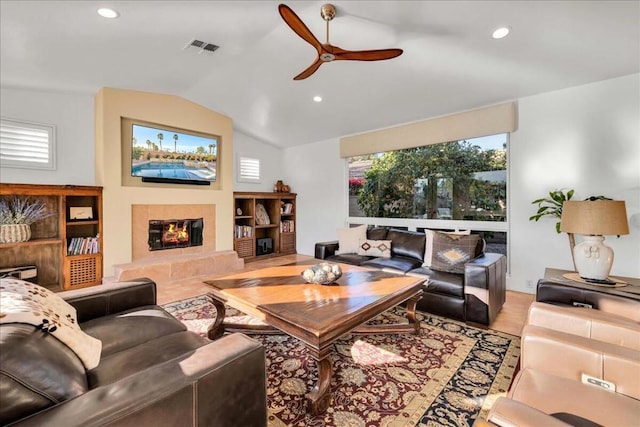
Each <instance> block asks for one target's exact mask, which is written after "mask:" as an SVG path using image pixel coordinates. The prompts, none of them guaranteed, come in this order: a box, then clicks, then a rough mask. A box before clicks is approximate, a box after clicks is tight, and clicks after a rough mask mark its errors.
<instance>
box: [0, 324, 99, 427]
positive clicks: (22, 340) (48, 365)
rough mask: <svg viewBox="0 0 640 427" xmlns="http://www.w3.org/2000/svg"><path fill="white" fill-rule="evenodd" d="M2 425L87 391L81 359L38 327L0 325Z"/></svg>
mask: <svg viewBox="0 0 640 427" xmlns="http://www.w3.org/2000/svg"><path fill="white" fill-rule="evenodd" d="M0 346H1V347H2V351H0V401H1V402H2V404H0V425H5V424H7V423H9V422H12V421H15V420H18V419H21V418H24V417H26V416H27V415H30V414H34V413H36V412H38V411H40V410H43V409H45V408H48V407H50V406H53V405H56V404H58V403H60V402H63V401H65V400H68V399H72V398H74V397H76V396H79V395H81V394H83V393H84V392H86V391H87V390H88V385H87V376H86V371H85V369H84V366H83V365H82V362H81V361H80V358H78V356H77V355H76V354H75V353H74V352H73V351H71V349H70V348H69V347H67V346H66V345H65V344H63V343H62V342H61V341H60V340H58V339H57V338H55V337H53V336H52V335H50V334H47V333H44V332H42V331H40V330H38V329H36V327H35V326H31V325H26V324H19V323H11V324H4V325H0Z"/></svg>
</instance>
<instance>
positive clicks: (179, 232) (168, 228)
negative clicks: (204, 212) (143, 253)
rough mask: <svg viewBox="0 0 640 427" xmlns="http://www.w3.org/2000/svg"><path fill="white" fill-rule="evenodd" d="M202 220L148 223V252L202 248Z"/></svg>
mask: <svg viewBox="0 0 640 427" xmlns="http://www.w3.org/2000/svg"><path fill="white" fill-rule="evenodd" d="M203 227H204V223H203V221H202V218H196V219H169V220H155V219H152V220H150V221H149V250H150V251H158V250H162V249H173V248H187V247H189V246H202V229H203Z"/></svg>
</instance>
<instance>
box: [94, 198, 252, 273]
mask: <svg viewBox="0 0 640 427" xmlns="http://www.w3.org/2000/svg"><path fill="white" fill-rule="evenodd" d="M183 218H203V221H204V228H203V244H202V246H191V247H187V248H175V249H166V250H161V251H150V250H149V244H148V238H149V221H150V220H172V219H183ZM215 218H216V206H215V205H212V204H206V205H204V204H203V205H159V204H158V205H132V207H131V239H132V240H131V259H132V261H131V263H128V264H118V265H114V266H113V268H114V276H113V277H110V278H105V280H104V282H111V281H118V280H129V279H134V278H137V277H149V278H150V279H152V280H154V281H156V282H158V283H167V282H171V281H178V280H182V279H186V278H189V277H193V276H201V275H219V274H226V273H228V272H231V271H236V270H240V269H242V268H243V267H244V261H243V260H242V259H241V258H238V255H237V254H236V253H235V252H234V251H216V250H215V249H216V234H215Z"/></svg>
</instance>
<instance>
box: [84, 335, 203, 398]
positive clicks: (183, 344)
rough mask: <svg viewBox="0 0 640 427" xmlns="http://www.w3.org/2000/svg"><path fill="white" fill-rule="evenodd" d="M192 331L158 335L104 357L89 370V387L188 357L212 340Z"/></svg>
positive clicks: (108, 382) (98, 385)
mask: <svg viewBox="0 0 640 427" xmlns="http://www.w3.org/2000/svg"><path fill="white" fill-rule="evenodd" d="M210 342H211V341H209V340H208V339H206V338H204V337H201V336H200V335H198V334H194V333H193V332H188V331H183V332H177V333H175V334H170V335H165V336H162V337H158V338H156V339H154V340H151V341H148V342H146V343H144V344H140V345H137V346H135V347H132V348H129V349H127V350H123V351H120V352H118V353H113V354H111V355H109V356H106V357H103V358H102V360H101V361H100V364H99V365H98V366H97V367H96V368H94V369H92V370H90V371H88V372H87V378H88V381H89V387H90V388H91V389H94V388H96V387H100V386H103V385H107V384H112V383H114V382H116V381H118V380H120V379H122V378H125V377H128V376H129V375H133V374H135V373H137V372H140V371H142V370H144V369H147V368H150V367H152V366H155V365H158V364H160V363H163V362H166V361H167V360H172V359H175V358H176V357H182V358H184V359H186V358H188V357H189V356H190V355H191V354H192V351H194V350H195V349H197V348H199V347H202V346H203V345H206V344H208V343H210Z"/></svg>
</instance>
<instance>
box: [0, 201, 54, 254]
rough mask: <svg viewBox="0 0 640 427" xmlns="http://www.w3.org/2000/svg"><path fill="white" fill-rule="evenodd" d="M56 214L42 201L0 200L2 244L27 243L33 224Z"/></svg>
mask: <svg viewBox="0 0 640 427" xmlns="http://www.w3.org/2000/svg"><path fill="white" fill-rule="evenodd" d="M55 214H56V213H55V212H53V211H50V210H49V209H48V208H47V205H46V204H45V203H44V201H43V200H40V199H38V200H30V199H29V198H20V197H13V198H12V199H2V200H0V243H17V242H26V241H27V240H29V239H30V238H31V224H33V223H34V222H37V221H41V220H43V219H45V218H49V217H51V216H53V215H55Z"/></svg>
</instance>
